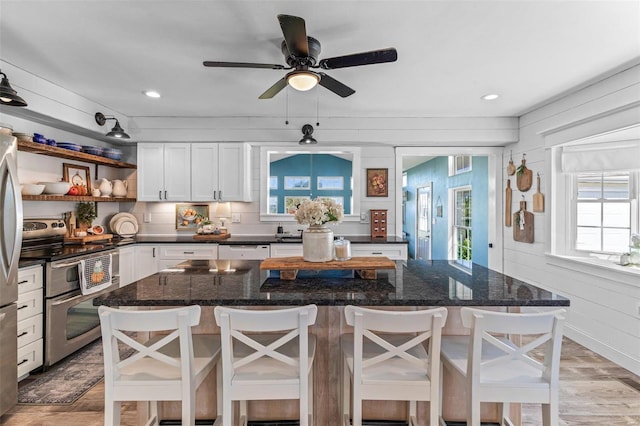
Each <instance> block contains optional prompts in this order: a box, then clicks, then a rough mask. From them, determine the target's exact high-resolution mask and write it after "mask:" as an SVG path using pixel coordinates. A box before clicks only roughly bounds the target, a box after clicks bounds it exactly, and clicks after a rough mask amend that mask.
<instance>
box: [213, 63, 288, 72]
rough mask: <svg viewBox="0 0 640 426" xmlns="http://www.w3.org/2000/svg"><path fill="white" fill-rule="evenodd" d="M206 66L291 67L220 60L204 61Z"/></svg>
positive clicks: (273, 68) (279, 68)
mask: <svg viewBox="0 0 640 426" xmlns="http://www.w3.org/2000/svg"><path fill="white" fill-rule="evenodd" d="M202 65H204V66H205V67H216V68H266V69H272V70H284V69H289V68H287V67H285V66H284V65H278V64H255V63H251V62H218V61H204V62H203V63H202Z"/></svg>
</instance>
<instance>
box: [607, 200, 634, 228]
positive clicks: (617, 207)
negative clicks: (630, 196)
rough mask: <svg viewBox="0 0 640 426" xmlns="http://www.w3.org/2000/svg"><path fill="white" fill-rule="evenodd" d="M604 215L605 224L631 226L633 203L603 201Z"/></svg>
mask: <svg viewBox="0 0 640 426" xmlns="http://www.w3.org/2000/svg"><path fill="white" fill-rule="evenodd" d="M602 215H603V216H604V220H603V221H602V225H603V226H615V227H618V228H629V227H630V226H631V204H630V203H603V205H602Z"/></svg>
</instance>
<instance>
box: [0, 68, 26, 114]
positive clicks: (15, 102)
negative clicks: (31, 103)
mask: <svg viewBox="0 0 640 426" xmlns="http://www.w3.org/2000/svg"><path fill="white" fill-rule="evenodd" d="M0 75H1V76H2V80H1V81H0V105H9V106H17V107H25V106H27V103H26V102H25V100H24V99H22V98H21V97H20V96H18V92H16V91H15V90H13V87H11V85H10V84H9V79H8V78H7V75H6V74H5V73H3V72H2V71H0Z"/></svg>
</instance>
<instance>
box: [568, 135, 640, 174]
mask: <svg viewBox="0 0 640 426" xmlns="http://www.w3.org/2000/svg"><path fill="white" fill-rule="evenodd" d="M632 170H640V140H626V141H615V142H603V143H592V144H581V145H573V146H565V147H563V148H562V171H563V172H565V173H583V172H613V171H632Z"/></svg>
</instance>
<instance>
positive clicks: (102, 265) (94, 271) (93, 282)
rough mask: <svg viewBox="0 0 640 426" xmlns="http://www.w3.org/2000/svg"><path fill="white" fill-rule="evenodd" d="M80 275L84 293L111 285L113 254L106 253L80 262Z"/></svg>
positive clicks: (81, 288)
mask: <svg viewBox="0 0 640 426" xmlns="http://www.w3.org/2000/svg"><path fill="white" fill-rule="evenodd" d="M78 277H79V279H80V291H81V292H82V294H91V293H95V292H98V291H100V290H103V289H105V288H107V287H109V286H110V285H111V255H110V254H105V255H102V256H97V257H94V258H91V259H87V260H81V261H80V263H79V264H78Z"/></svg>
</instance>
